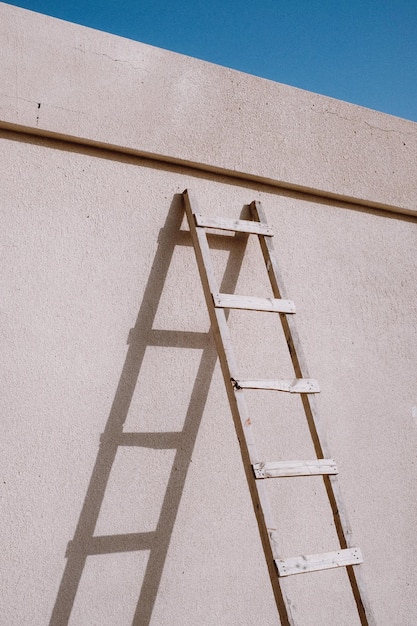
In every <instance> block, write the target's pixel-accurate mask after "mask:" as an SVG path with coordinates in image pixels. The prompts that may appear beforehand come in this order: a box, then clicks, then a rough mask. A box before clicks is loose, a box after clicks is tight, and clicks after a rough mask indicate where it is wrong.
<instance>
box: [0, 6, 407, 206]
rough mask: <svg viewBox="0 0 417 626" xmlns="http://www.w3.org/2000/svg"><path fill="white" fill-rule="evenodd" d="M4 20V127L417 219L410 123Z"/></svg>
mask: <svg viewBox="0 0 417 626" xmlns="http://www.w3.org/2000/svg"><path fill="white" fill-rule="evenodd" d="M1 16H2V19H1V20H0V33H1V37H2V41H3V42H4V46H3V50H2V52H3V54H2V64H1V68H0V78H1V85H2V88H1V90H0V92H1V93H0V118H1V119H2V120H3V122H7V123H10V124H14V125H22V126H25V127H35V128H36V129H37V131H38V132H40V131H50V132H53V133H59V134H62V135H68V136H72V137H83V138H85V139H88V140H90V141H94V142H99V143H103V144H105V145H106V144H110V145H114V146H117V147H118V148H119V149H120V148H122V150H123V151H125V150H126V148H128V149H130V150H133V151H135V152H138V153H141V154H153V155H157V156H158V155H159V156H161V157H163V158H168V159H171V160H172V159H174V160H178V159H180V160H183V161H186V162H191V163H194V164H198V165H199V166H202V165H204V166H206V167H210V168H214V169H216V170H226V171H230V172H235V173H240V174H244V175H245V176H254V177H256V178H259V179H261V180H266V181H271V182H273V183H274V184H275V183H277V182H278V183H281V184H282V183H285V184H286V185H287V186H291V187H299V188H303V189H305V188H307V189H313V190H319V191H325V192H326V193H328V194H333V195H337V196H345V197H348V198H349V197H351V198H353V199H359V200H362V201H366V203H371V204H376V205H382V204H385V205H386V206H388V207H394V208H397V209H398V208H399V209H401V210H408V211H410V212H415V211H416V201H417V192H416V185H415V182H414V181H415V179H416V178H417V165H416V164H417V137H416V131H415V124H414V123H412V122H408V121H405V120H401V119H399V118H394V117H391V116H387V115H384V114H382V113H377V112H375V111H371V110H368V109H363V108H361V107H357V106H353V105H350V104H347V103H344V102H340V101H337V100H334V99H331V98H325V97H323V96H319V95H316V94H312V93H310V92H307V91H302V90H299V89H294V88H292V87H288V86H286V85H280V84H278V83H274V82H272V81H267V80H261V79H259V78H256V77H254V76H249V75H246V74H242V73H240V72H236V71H233V70H229V69H226V68H223V67H219V66H216V65H212V64H210V63H205V62H202V61H198V60H195V59H192V58H189V57H185V56H182V55H178V54H174V53H172V52H167V51H165V50H160V49H158V48H153V47H151V46H147V45H143V44H139V43H136V42H133V41H129V40H125V39H122V38H120V37H115V36H113V35H108V34H105V33H100V32H95V31H92V30H90V29H87V28H81V27H79V26H76V25H72V24H68V23H65V22H61V21H59V20H53V21H51V19H50V18H46V17H44V16H42V15H37V14H34V13H29V12H24V11H22V10H20V9H16V8H15V7H11V6H8V5H4V4H3V5H1ZM242 130H244V132H242Z"/></svg>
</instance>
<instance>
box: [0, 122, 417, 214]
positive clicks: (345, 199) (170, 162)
mask: <svg viewBox="0 0 417 626" xmlns="http://www.w3.org/2000/svg"><path fill="white" fill-rule="evenodd" d="M0 130H5V131H9V132H11V133H18V134H21V135H23V136H26V137H27V139H28V140H29V139H30V137H33V138H34V139H36V138H37V139H41V138H44V139H47V140H55V141H61V142H64V143H68V144H69V145H73V146H74V147H78V148H80V149H81V148H82V147H85V148H92V149H97V150H101V151H104V152H107V153H109V154H111V153H114V154H117V155H126V156H133V157H137V158H139V159H145V160H149V161H155V162H158V163H159V164H161V165H166V166H176V167H178V168H184V169H186V170H188V171H189V170H195V171H196V172H206V173H207V174H215V175H218V176H222V177H225V178H229V179H230V180H231V181H233V180H236V181H239V182H243V183H247V184H249V183H250V182H253V183H254V184H258V185H262V186H267V187H272V188H275V189H282V190H286V191H294V192H297V193H300V194H305V195H308V196H313V197H317V198H321V199H323V200H334V201H335V202H340V203H343V204H350V205H354V206H358V207H369V208H371V209H375V210H380V211H388V212H389V213H396V214H398V215H407V216H414V217H417V207H416V209H408V208H406V207H402V206H395V205H390V204H383V203H378V202H373V201H372V200H367V199H365V198H355V197H353V196H344V195H341V194H336V193H332V192H329V191H327V190H325V189H313V188H309V187H306V186H301V185H295V184H291V183H288V182H285V181H279V180H273V179H268V178H265V177H262V176H256V175H254V174H249V173H245V172H237V171H232V170H227V169H222V168H219V167H214V166H212V165H209V164H205V163H195V162H192V161H186V160H181V159H175V158H173V157H169V156H166V155H160V154H152V153H147V152H142V151H140V150H134V149H132V148H128V147H126V146H118V145H114V144H113V145H112V144H107V143H102V142H98V141H93V140H91V139H85V138H82V137H72V136H69V135H62V134H60V133H53V132H48V131H45V130H42V129H39V128H27V127H24V126H19V125H16V124H8V123H5V122H2V121H0Z"/></svg>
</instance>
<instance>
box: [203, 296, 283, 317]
mask: <svg viewBox="0 0 417 626" xmlns="http://www.w3.org/2000/svg"><path fill="white" fill-rule="evenodd" d="M212 296H213V301H214V306H216V307H219V308H223V309H247V310H249V311H270V312H271V313H295V305H294V302H292V301H291V300H280V299H278V298H255V297H252V296H236V295H234V294H231V293H213V294H212Z"/></svg>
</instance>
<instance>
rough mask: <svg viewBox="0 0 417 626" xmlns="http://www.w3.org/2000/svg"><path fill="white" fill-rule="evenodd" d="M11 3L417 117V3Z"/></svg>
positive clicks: (151, 0)
mask: <svg viewBox="0 0 417 626" xmlns="http://www.w3.org/2000/svg"><path fill="white" fill-rule="evenodd" d="M9 4H15V5H17V6H21V7H24V8H27V9H31V10H33V11H38V12H39V13H46V14H47V15H53V16H54V17H59V18H61V19H64V20H67V21H70V22H76V23H79V24H83V25H85V26H89V27H91V28H96V29H99V30H104V31H107V32H111V33H114V34H117V35H121V36H122V37H128V38H129V39H135V40H137V41H142V42H144V43H148V44H151V45H154V46H159V47H161V48H166V49H168V50H174V51H175V52H180V53H182V54H187V55H190V56H193V57H197V58H199V59H204V60H206V61H211V62H212V63H218V64H220V65H225V66H227V67H231V68H234V69H238V70H241V71H243V72H248V73H250V74H255V75H257V76H262V77H264V78H269V79H271V80H274V81H278V82H282V83H286V84H288V85H293V86H294V87H300V88H302V89H308V90H310V91H314V92H316V93H321V94H325V95H328V96H331V97H333V98H338V99H340V100H347V101H348V102H353V103H355V104H360V105H362V106H366V107H369V108H371V109H377V110H379V111H383V112H385V113H390V114H391V115H397V116H399V117H404V118H406V119H410V120H413V121H416V122H417V0H258V2H256V0H252V1H250V0H229V1H228V0H204V1H203V0H172V1H169V0H101V1H100V2H98V1H97V0H90V1H88V0H17V1H16V2H9Z"/></svg>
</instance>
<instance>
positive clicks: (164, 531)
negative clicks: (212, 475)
mask: <svg viewBox="0 0 417 626" xmlns="http://www.w3.org/2000/svg"><path fill="white" fill-rule="evenodd" d="M246 210H247V207H245V208H244V211H246ZM183 216H184V207H183V199H182V195H175V196H174V198H173V201H172V203H171V206H170V209H169V211H168V214H167V217H166V221H165V224H164V226H163V227H162V229H161V230H160V234H159V238H158V247H157V251H156V254H155V257H154V260H153V264H152V267H151V270H150V273H149V278H148V281H147V284H146V287H145V290H144V294H143V299H142V303H141V306H140V309H139V313H138V316H137V319H136V323H135V326H134V328H133V329H131V331H130V333H129V338H128V344H129V348H128V351H127V355H126V359H125V363H124V365H123V368H122V372H121V375H120V379H119V383H118V386H117V389H116V393H115V397H114V400H113V403H112V406H111V409H110V413H109V416H108V419H107V422H106V426H105V429H104V432H103V434H102V436H101V438H100V446H99V450H98V453H97V457H96V461H95V464H94V467H93V471H92V474H91V478H90V482H89V485H88V488H87V492H86V495H85V499H84V502H83V505H82V508H81V512H80V516H79V519H78V523H77V526H76V529H75V533H74V537H73V539H72V540H71V541H70V542H69V543H68V547H67V551H66V558H67V563H66V566H65V568H64V572H63V575H62V579H61V582H60V586H59V589H58V593H57V597H56V601H55V604H54V607H53V609H52V614H51V618H50V621H49V626H65V625H66V624H68V623H69V620H70V617H71V612H72V609H73V606H74V602H75V599H76V595H77V590H78V588H79V584H80V580H81V576H82V574H83V571H84V568H85V565H86V560H87V557H88V556H91V555H104V554H112V553H121V552H130V551H141V550H143V551H148V552H149V558H148V561H147V565H146V569H145V574H144V577H143V581H142V584H141V585H140V591H139V598H138V601H137V605H136V609H135V614H134V618H133V621H132V626H148V625H149V624H150V621H151V617H152V612H153V608H154V605H155V602H156V598H157V593H158V588H159V585H160V581H161V577H162V573H163V569H164V565H165V561H166V557H167V553H168V549H169V544H170V540H171V536H172V532H173V528H174V524H175V520H176V517H177V513H178V509H179V506H180V502H181V498H182V494H183V490H184V485H185V480H186V477H187V473H188V469H189V466H190V463H191V457H192V453H193V449H194V445H195V442H196V438H197V434H198V431H199V427H200V423H201V420H202V416H203V412H204V407H205V404H206V399H207V395H208V393H209V388H210V384H211V379H212V376H213V372H214V368H215V365H216V362H217V358H218V357H217V351H216V348H215V345H214V341H213V340H212V334H211V329H210V330H209V331H208V332H193V331H176V330H169V329H168V330H160V329H154V328H153V323H154V320H155V317H156V313H157V309H158V305H159V302H160V299H161V296H162V293H163V290H164V285H165V282H166V278H167V275H168V271H169V267H170V264H171V261H172V258H173V254H174V251H175V248H176V246H190V247H192V242H191V237H190V233H189V231H188V230H181V225H182V222H183ZM247 239H248V237H247V235H244V234H239V233H236V234H234V235H232V236H230V237H224V236H220V237H219V236H216V235H215V234H214V235H211V236H210V244H211V245H212V247H213V248H216V247H217V248H219V249H222V250H227V251H228V252H229V255H228V260H227V264H226V269H225V272H224V276H223V279H222V283H221V290H222V291H223V292H228V293H233V292H234V290H235V286H236V283H237V278H238V276H239V272H240V268H241V265H242V261H243V257H244V253H245V249H246V244H247ZM194 271H195V273H196V275H197V267H195V270H194ZM202 301H203V300H202ZM149 346H158V347H164V348H198V349H200V350H201V358H200V362H199V365H198V369H197V373H196V376H195V380H194V384H193V388H192V392H191V397H190V400H189V404H188V408H187V411H186V415H185V420H184V424H183V429H182V430H181V431H177V432H130V433H129V432H124V430H123V428H124V424H125V422H126V419H127V416H128V412H129V407H130V405H131V402H132V398H133V394H134V392H135V389H136V386H137V381H138V377H139V373H140V371H141V367H142V364H143V360H144V356H145V351H146V349H147V347H149ZM161 384H162V381H161ZM163 391H164V389H163V390H162V392H163ZM145 392H146V390H145ZM120 446H134V447H137V448H138V449H140V448H142V449H143V448H151V449H154V450H168V449H171V450H175V457H174V461H173V463H172V468H171V472H170V476H169V479H168V482H167V487H166V491H165V495H164V498H163V502H162V506H161V510H160V515H159V519H158V522H157V526H156V528H155V530H153V531H151V532H142V533H128V534H112V535H104V536H94V531H95V528H96V525H97V520H98V517H99V514H100V509H101V507H102V503H103V500H104V497H105V493H106V488H107V485H108V481H109V478H110V474H111V471H112V467H113V464H114V462H115V459H116V455H117V451H118V448H119V447H120Z"/></svg>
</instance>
